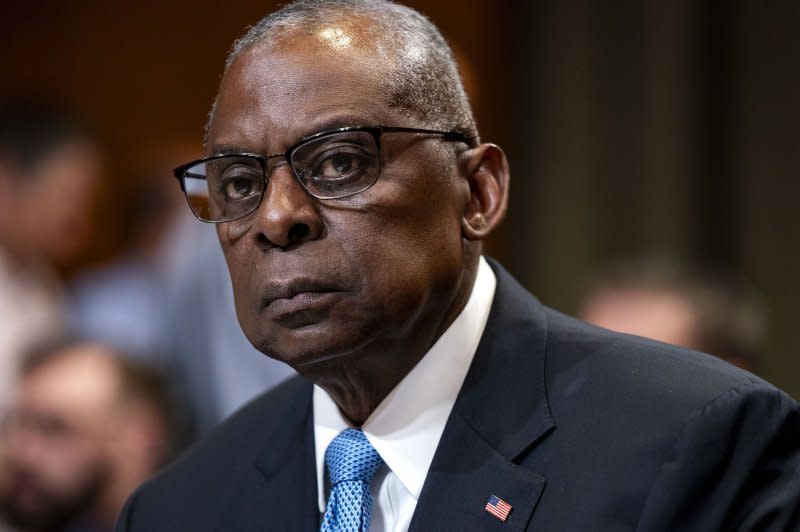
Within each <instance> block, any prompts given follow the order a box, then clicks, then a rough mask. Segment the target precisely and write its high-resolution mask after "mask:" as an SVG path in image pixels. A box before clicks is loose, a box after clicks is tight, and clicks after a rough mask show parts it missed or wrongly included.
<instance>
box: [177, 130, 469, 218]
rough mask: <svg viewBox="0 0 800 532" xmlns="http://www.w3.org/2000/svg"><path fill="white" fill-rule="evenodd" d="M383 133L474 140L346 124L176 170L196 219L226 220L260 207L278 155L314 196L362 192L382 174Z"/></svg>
mask: <svg viewBox="0 0 800 532" xmlns="http://www.w3.org/2000/svg"><path fill="white" fill-rule="evenodd" d="M384 133H418V134H424V135H435V136H440V137H442V138H443V139H444V140H449V141H456V142H464V143H466V144H467V145H469V146H472V145H473V144H474V141H473V140H472V139H470V138H469V137H467V136H466V135H464V134H463V133H460V132H457V131H436V130H432V129H417V128H409V127H389V126H372V127H344V128H339V129H334V130H329V131H322V132H320V133H316V134H314V135H311V136H308V137H305V138H303V139H302V140H300V141H299V142H297V143H296V144H294V145H293V146H292V147H290V148H289V149H288V150H286V152H285V153H278V154H274V155H267V156H263V155H256V154H252V153H230V154H222V155H214V156H212V157H207V158H205V159H200V160H197V161H192V162H190V163H188V164H184V165H182V166H179V167H178V168H176V169H175V170H174V173H175V177H176V178H177V179H178V181H179V182H180V184H181V190H183V192H184V194H186V199H187V200H188V202H189V207H190V208H191V210H192V213H193V214H194V215H195V216H196V217H197V218H199V219H200V220H202V221H204V222H213V223H219V222H229V221H231V220H236V219H238V218H242V217H244V216H247V215H248V214H250V213H252V212H254V211H255V210H256V209H258V206H259V205H260V204H261V200H262V198H263V197H264V190H266V187H267V179H268V176H269V175H270V173H271V169H270V168H269V167H268V165H267V163H268V161H270V160H272V159H276V158H284V159H286V161H287V162H288V163H289V166H290V167H291V168H292V174H294V177H295V179H297V182H298V183H300V185H301V186H302V187H303V189H305V190H306V192H308V193H309V194H310V195H311V196H313V197H315V198H317V199H322V200H329V199H338V198H345V197H347V196H352V195H354V194H358V193H359V192H364V191H365V190H367V189H368V188H369V187H371V186H372V185H374V184H375V182H376V181H377V180H378V176H379V175H380V171H381V165H380V140H381V135H383V134H384ZM273 168H274V167H273Z"/></svg>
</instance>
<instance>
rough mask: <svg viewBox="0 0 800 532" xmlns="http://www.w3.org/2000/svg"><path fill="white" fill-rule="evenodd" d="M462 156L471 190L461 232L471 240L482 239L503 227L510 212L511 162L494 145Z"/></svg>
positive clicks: (482, 146)
mask: <svg viewBox="0 0 800 532" xmlns="http://www.w3.org/2000/svg"><path fill="white" fill-rule="evenodd" d="M461 157H463V159H462V164H463V166H462V171H463V175H464V177H465V179H466V180H467V182H468V183H469V191H470V197H469V201H468V202H467V205H466V207H465V209H464V216H463V218H462V219H461V232H462V233H463V235H464V238H466V239H468V240H482V239H484V238H486V237H487V236H488V235H489V233H491V232H492V231H493V230H494V229H495V228H496V227H497V226H498V225H500V222H501V221H502V220H503V218H504V217H505V215H506V210H507V209H508V184H509V171H508V159H506V154H505V153H503V150H502V149H500V147H499V146H497V145H495V144H481V145H479V146H477V147H475V148H472V149H469V150H467V151H465V152H463V153H462V154H461Z"/></svg>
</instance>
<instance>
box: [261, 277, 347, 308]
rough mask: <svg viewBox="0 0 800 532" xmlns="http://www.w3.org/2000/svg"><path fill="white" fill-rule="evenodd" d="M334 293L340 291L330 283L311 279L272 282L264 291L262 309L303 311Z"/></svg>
mask: <svg viewBox="0 0 800 532" xmlns="http://www.w3.org/2000/svg"><path fill="white" fill-rule="evenodd" d="M335 292H341V290H339V289H337V288H336V287H335V286H332V285H331V284H330V283H325V282H322V281H317V280H312V279H306V278H296V279H289V280H285V281H272V282H270V283H269V284H268V285H267V286H266V287H265V289H264V292H263V299H262V308H264V309H270V310H276V311H282V312H292V311H298V310H303V309H304V308H305V307H309V306H314V304H315V303H317V302H319V301H322V300H323V298H324V297H325V296H327V295H330V294H331V293H335Z"/></svg>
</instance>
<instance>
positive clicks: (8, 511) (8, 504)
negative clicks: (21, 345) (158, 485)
mask: <svg viewBox="0 0 800 532" xmlns="http://www.w3.org/2000/svg"><path fill="white" fill-rule="evenodd" d="M178 426H179V425H178V424H177V423H176V417H175V411H174V407H173V402H172V399H171V395H170V392H169V390H168V388H167V386H166V382H165V380H164V379H163V377H162V376H161V375H160V374H159V373H157V372H155V371H153V370H152V369H150V368H149V367H148V366H144V365H142V364H140V363H137V362H133V361H131V360H129V357H125V356H122V355H121V354H120V353H117V352H115V351H114V350H112V349H109V348H107V347H105V346H103V345H100V344H91V343H81V342H76V341H72V340H60V341H58V342H55V343H51V344H48V345H43V346H41V347H38V348H37V349H36V350H34V351H32V352H31V353H30V354H29V355H27V356H26V358H25V359H24V361H23V364H22V369H21V378H20V386H19V388H18V392H17V394H16V397H15V401H14V406H13V408H12V409H11V411H10V413H9V415H8V416H7V418H6V421H5V423H4V426H3V432H2V437H3V439H4V440H5V443H6V446H7V460H8V464H7V465H8V482H7V485H6V487H5V489H4V490H3V492H2V493H0V522H2V521H3V520H4V521H5V522H6V524H7V525H11V526H12V527H14V528H15V529H17V530H19V531H21V532H28V531H30V532H49V531H53V532H55V531H70V532H89V531H91V532H99V531H105V530H111V529H112V527H113V524H114V521H115V519H116V516H117V514H118V512H119V511H120V509H121V508H122V505H123V503H124V501H125V499H126V497H127V496H128V495H129V494H130V493H131V492H132V491H133V490H134V489H135V488H136V487H137V486H138V485H139V484H141V483H142V482H143V481H144V480H146V479H147V478H149V477H150V476H151V475H152V474H153V473H154V472H155V471H156V470H157V469H158V468H159V467H160V466H162V465H164V464H165V462H166V461H167V460H168V459H169V458H170V457H171V456H172V455H173V453H174V451H175V449H176V445H177V441H178V438H177V434H178V433H179V431H177V430H176V427H178Z"/></svg>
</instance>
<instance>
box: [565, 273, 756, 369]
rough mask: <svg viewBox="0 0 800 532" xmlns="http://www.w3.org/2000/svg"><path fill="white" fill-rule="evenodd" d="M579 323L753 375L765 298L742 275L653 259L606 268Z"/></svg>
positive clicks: (584, 305)
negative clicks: (698, 354) (707, 357)
mask: <svg viewBox="0 0 800 532" xmlns="http://www.w3.org/2000/svg"><path fill="white" fill-rule="evenodd" d="M579 316H580V317H581V318H582V319H584V320H586V321H588V322H589V323H593V324H595V325H599V326H600V327H605V328H607V329H611V330H613V331H618V332H624V333H628V334H635V335H638V336H645V337H648V338H653V339H656V340H660V341H662V342H667V343H670V344H675V345H680V346H683V347H688V348H691V349H696V350H698V351H704V352H706V353H710V354H712V355H715V356H717V357H719V358H721V359H723V360H726V361H727V362H730V363H731V364H734V365H736V366H739V367H741V368H744V369H746V370H748V371H753V372H754V371H757V370H758V361H759V356H760V353H761V351H762V349H763V345H764V341H765V337H766V328H767V327H766V326H767V323H766V321H767V320H766V309H765V307H764V303H763V300H762V299H761V296H760V295H759V294H758V292H757V291H756V290H755V288H754V287H752V286H750V285H749V284H748V283H747V282H746V281H745V280H744V279H742V278H741V277H740V276H738V275H736V274H734V273H733V272H730V271H722V270H717V269H710V268H698V267H691V266H689V265H687V264H682V263H679V262H677V261H670V260H656V259H640V260H632V261H627V262H619V263H614V264H612V265H610V266H608V267H607V268H606V269H605V270H604V271H602V272H601V273H600V274H599V275H598V276H597V277H596V278H595V280H594V281H593V283H592V284H591V287H590V288H589V290H588V292H587V294H586V295H585V297H584V299H583V301H582V303H581V305H580V310H579Z"/></svg>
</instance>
